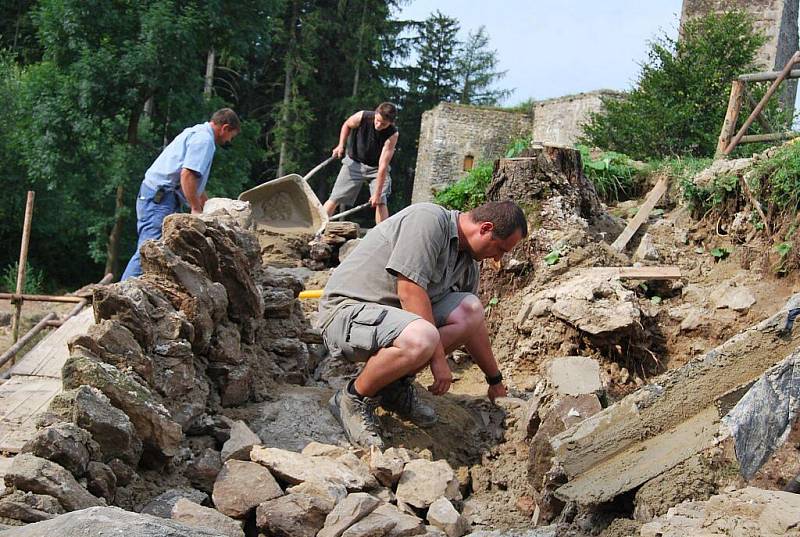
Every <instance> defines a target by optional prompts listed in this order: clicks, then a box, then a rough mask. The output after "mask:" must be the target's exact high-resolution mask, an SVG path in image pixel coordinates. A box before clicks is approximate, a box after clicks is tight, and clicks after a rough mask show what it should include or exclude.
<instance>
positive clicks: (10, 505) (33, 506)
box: [0, 490, 64, 522]
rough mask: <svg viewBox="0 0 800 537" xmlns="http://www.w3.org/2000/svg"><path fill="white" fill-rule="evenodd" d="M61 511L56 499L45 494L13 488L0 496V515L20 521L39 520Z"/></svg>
mask: <svg viewBox="0 0 800 537" xmlns="http://www.w3.org/2000/svg"><path fill="white" fill-rule="evenodd" d="M63 513H64V508H63V507H61V504H60V503H58V500H56V499H55V498H53V497H52V496H48V495H45V494H34V493H32V492H23V491H21V490H15V491H13V492H11V494H8V495H7V496H3V497H2V498H0V516H2V517H6V518H13V519H14V520H21V521H22V522H39V521H41V520H48V519H51V518H53V517H54V516H56V515H60V514H63Z"/></svg>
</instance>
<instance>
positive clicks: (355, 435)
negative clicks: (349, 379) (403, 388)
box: [328, 388, 383, 450]
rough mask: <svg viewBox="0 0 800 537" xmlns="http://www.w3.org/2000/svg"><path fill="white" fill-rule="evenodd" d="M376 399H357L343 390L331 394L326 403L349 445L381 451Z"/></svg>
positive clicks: (377, 402) (381, 443)
mask: <svg viewBox="0 0 800 537" xmlns="http://www.w3.org/2000/svg"><path fill="white" fill-rule="evenodd" d="M378 404H379V401H378V398H377V397H362V398H358V397H356V396H355V395H353V394H351V393H350V392H348V391H347V388H343V389H341V390H339V391H337V392H336V393H335V394H333V397H331V400H330V401H328V408H329V409H330V411H331V414H333V416H334V417H335V418H336V419H337V420H338V421H339V423H340V424H341V426H342V429H344V432H345V434H346V435H347V439H348V440H350V443H351V444H355V445H357V446H361V447H364V448H369V447H371V446H375V447H377V448H379V449H381V450H382V449H383V439H382V438H381V434H380V426H379V425H378V418H377V417H376V416H375V409H376V408H377V407H378Z"/></svg>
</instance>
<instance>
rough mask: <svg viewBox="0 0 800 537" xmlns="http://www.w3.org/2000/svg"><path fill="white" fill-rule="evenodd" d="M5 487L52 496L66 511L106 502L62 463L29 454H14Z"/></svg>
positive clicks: (6, 476)
mask: <svg viewBox="0 0 800 537" xmlns="http://www.w3.org/2000/svg"><path fill="white" fill-rule="evenodd" d="M5 483H6V487H14V488H16V489H18V490H23V491H28V492H33V493H35V494H44V495H48V496H52V497H53V498H55V499H56V500H58V502H59V503H60V504H61V505H62V506H63V507H64V509H66V510H67V511H76V510H78V509H86V508H87V507H94V506H98V505H104V503H105V502H104V501H103V500H101V499H99V498H96V497H95V496H93V495H92V494H90V493H89V491H88V490H86V489H85V488H83V487H82V486H81V485H80V483H78V482H77V481H76V480H75V478H74V477H73V476H72V474H71V473H69V472H68V471H67V470H65V469H64V467H63V466H61V465H58V464H56V463H54V462H51V461H48V460H47V459H42V458H41V457H37V456H35V455H31V454H30V453H21V454H19V455H17V456H16V457H14V462H13V463H12V464H11V468H10V469H9V470H8V472H7V473H6V475H5Z"/></svg>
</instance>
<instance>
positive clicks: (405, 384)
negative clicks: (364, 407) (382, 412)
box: [378, 377, 437, 427]
mask: <svg viewBox="0 0 800 537" xmlns="http://www.w3.org/2000/svg"><path fill="white" fill-rule="evenodd" d="M378 396H379V397H380V398H381V406H382V407H383V408H385V409H386V410H390V411H392V412H394V413H395V414H397V415H398V416H400V417H401V418H404V419H408V420H411V421H413V422H414V423H416V424H417V425H419V426H420V427H430V426H431V425H433V424H434V423H436V421H437V417H436V411H435V410H434V409H433V407H431V406H428V405H426V404H425V403H424V402H423V401H422V399H420V397H419V394H418V393H417V389H416V387H415V386H414V377H403V378H401V379H400V380H396V381H394V382H392V383H391V384H389V385H388V386H386V387H385V388H384V389H383V390H381V391H380V393H378Z"/></svg>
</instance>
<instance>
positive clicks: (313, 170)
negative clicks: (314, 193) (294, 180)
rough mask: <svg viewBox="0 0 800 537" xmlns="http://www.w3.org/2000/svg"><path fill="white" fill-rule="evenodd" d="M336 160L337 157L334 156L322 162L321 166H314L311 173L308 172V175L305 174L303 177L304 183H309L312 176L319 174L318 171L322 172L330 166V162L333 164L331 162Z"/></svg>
mask: <svg viewBox="0 0 800 537" xmlns="http://www.w3.org/2000/svg"><path fill="white" fill-rule="evenodd" d="M334 158H335V157H333V156H331V157H328V158H326V159H325V160H323V161H322V162H320V163H319V164H317V165H316V166H314V167H313V168H311V171H310V172H308V173H307V174H305V175H304V176H303V181H308V180H309V179H310V178H311V176H312V175H314V174H315V173H317V172H318V171H320V170H321V169H322V168H324V167H325V166H327V165H328V164H330V162H331V161H332V160H333V159H334Z"/></svg>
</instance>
